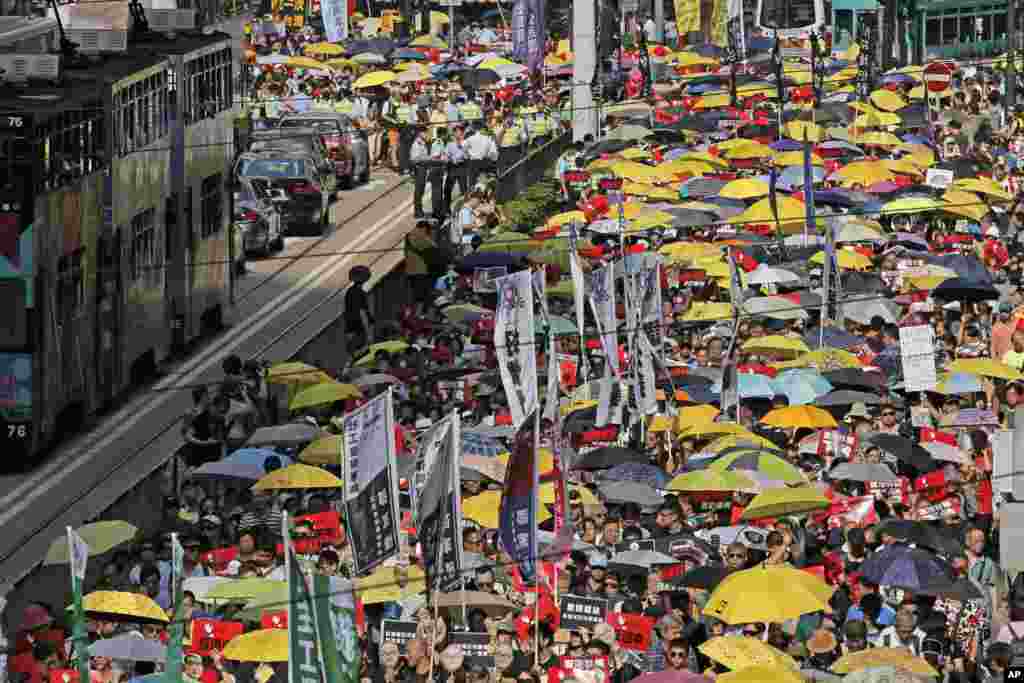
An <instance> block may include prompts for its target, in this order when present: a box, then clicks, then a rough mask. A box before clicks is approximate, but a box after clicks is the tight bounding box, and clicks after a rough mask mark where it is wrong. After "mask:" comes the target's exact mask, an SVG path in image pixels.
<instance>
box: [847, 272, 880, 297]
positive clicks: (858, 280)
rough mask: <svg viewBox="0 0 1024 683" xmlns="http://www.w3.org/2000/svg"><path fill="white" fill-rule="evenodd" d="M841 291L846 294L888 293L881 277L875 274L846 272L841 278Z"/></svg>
mask: <svg viewBox="0 0 1024 683" xmlns="http://www.w3.org/2000/svg"><path fill="white" fill-rule="evenodd" d="M842 281H843V291H844V292H846V293H847V294H881V293H882V292H885V291H888V289H889V288H888V287H887V286H886V284H885V283H884V282H883V281H882V278H881V276H879V275H877V274H875V273H856V272H847V273H844V274H843V276H842Z"/></svg>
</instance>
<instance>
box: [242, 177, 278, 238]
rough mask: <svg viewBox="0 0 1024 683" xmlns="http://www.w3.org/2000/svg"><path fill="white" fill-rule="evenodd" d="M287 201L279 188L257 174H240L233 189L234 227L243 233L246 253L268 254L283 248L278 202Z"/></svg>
mask: <svg viewBox="0 0 1024 683" xmlns="http://www.w3.org/2000/svg"><path fill="white" fill-rule="evenodd" d="M282 200H283V201H285V202H286V201H287V197H286V196H283V192H282V191H280V190H273V189H272V188H271V186H270V182H269V181H266V180H263V179H260V178H240V179H239V183H238V191H237V192H236V193H235V229H236V230H237V231H238V232H240V233H241V235H242V243H243V248H244V251H245V253H247V254H261V255H263V256H269V255H270V254H271V253H272V252H275V251H280V250H281V249H284V232H283V229H282V225H281V210H280V208H278V204H280V203H282Z"/></svg>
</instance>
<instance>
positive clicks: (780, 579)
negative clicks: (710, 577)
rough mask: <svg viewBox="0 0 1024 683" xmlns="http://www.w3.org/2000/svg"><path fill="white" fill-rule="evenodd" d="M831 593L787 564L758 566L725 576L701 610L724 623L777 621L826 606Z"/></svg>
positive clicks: (807, 575) (817, 579)
mask: <svg viewBox="0 0 1024 683" xmlns="http://www.w3.org/2000/svg"><path fill="white" fill-rule="evenodd" d="M762 495H763V494H762ZM834 592H835V589H834V588H832V587H831V586H829V585H828V584H827V583H825V582H824V581H822V580H821V579H819V578H818V577H817V576H815V575H814V574H811V573H809V572H805V571H802V570H800V569H796V568H795V567H790V566H787V565H761V566H759V567H755V568H753V569H745V570H743V571H738V572H734V573H732V574H730V575H728V576H727V577H725V578H724V579H723V580H722V582H721V583H720V584H718V587H717V588H715V591H714V592H713V593H712V594H711V597H709V598H708V602H707V605H706V606H705V607H704V612H703V613H704V615H705V616H709V617H714V618H716V619H720V620H721V621H724V622H725V623H727V624H755V623H756V624H772V623H779V622H782V621H787V620H789V619H798V618H799V617H800V616H802V615H804V614H808V613H810V612H819V611H821V610H824V609H826V608H827V607H828V601H829V599H831V597H832V593H834Z"/></svg>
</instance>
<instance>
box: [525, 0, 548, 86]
mask: <svg viewBox="0 0 1024 683" xmlns="http://www.w3.org/2000/svg"><path fill="white" fill-rule="evenodd" d="M527 4H528V6H529V12H528V14H527V23H526V65H527V67H528V68H529V69H530V73H536V72H538V71H540V70H541V69H543V68H544V47H545V43H546V42H547V41H546V38H547V16H546V15H547V2H546V0H527Z"/></svg>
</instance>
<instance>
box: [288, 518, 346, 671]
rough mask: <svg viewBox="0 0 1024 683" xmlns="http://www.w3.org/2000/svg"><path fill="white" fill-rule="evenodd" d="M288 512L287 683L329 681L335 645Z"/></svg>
mask: <svg viewBox="0 0 1024 683" xmlns="http://www.w3.org/2000/svg"><path fill="white" fill-rule="evenodd" d="M288 527H289V521H288V515H282V517H281V536H282V538H283V539H284V565H285V576H286V577H287V580H288V646H289V652H290V653H291V655H290V656H289V658H288V683H329V679H328V677H327V666H326V663H325V659H324V657H325V655H327V654H328V652H330V651H332V650H333V649H334V648H333V647H331V648H325V647H324V643H323V640H322V639H321V635H322V631H321V629H320V625H319V624H318V623H317V618H318V616H320V615H319V614H318V610H317V609H316V605H315V604H314V602H313V587H312V585H311V583H312V582H311V581H310V580H309V577H307V576H306V575H305V574H303V573H302V566H301V565H300V564H299V560H298V558H297V557H295V549H294V548H292V539H291V530H290V529H289V528H288ZM332 644H333V642H332Z"/></svg>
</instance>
